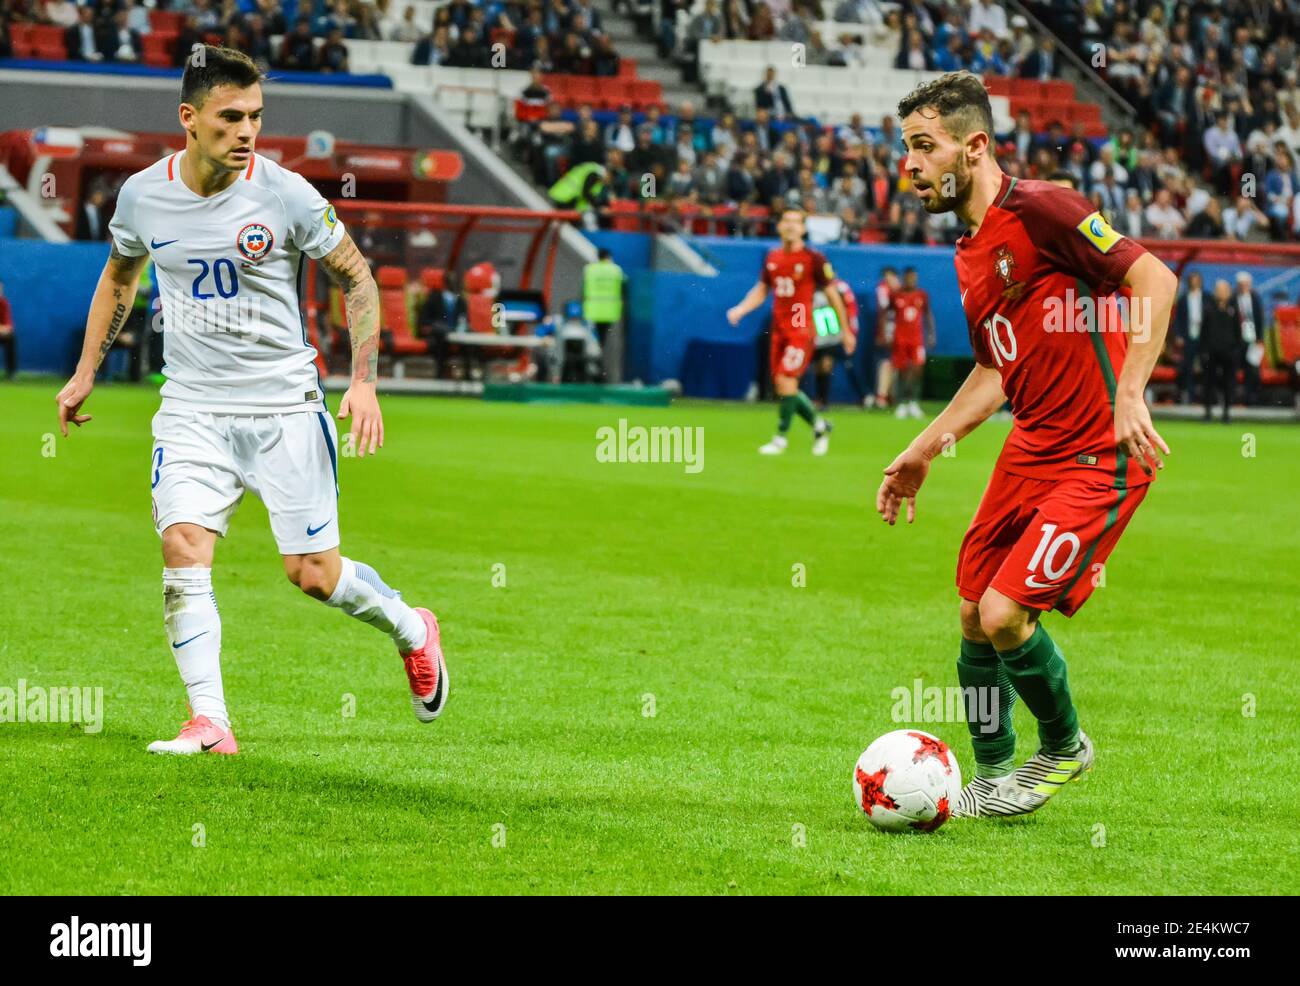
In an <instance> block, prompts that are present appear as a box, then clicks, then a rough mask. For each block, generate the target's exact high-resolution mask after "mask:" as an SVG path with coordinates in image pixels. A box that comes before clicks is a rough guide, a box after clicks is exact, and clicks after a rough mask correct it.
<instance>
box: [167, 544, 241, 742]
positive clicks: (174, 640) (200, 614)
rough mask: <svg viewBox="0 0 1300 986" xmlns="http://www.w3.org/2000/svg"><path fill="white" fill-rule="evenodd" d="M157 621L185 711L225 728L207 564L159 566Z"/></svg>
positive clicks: (217, 622) (227, 724) (213, 600)
mask: <svg viewBox="0 0 1300 986" xmlns="http://www.w3.org/2000/svg"><path fill="white" fill-rule="evenodd" d="M163 623H164V624H165V625H166V627H167V640H168V642H169V643H170V644H171V645H172V656H174V657H175V658H176V668H177V670H179V671H180V673H181V681H183V682H184V683H185V691H186V694H188V695H189V699H190V709H191V711H192V712H193V714H194V715H195V716H207V717H208V718H209V719H210V720H212V722H214V723H216V724H217V725H218V726H220V727H221V728H222V729H229V728H230V717H229V716H228V715H227V714H226V696H225V692H224V691H223V690H222V687H221V616H220V614H218V612H217V597H216V594H215V593H214V592H213V591H212V569H210V568H202V567H196V568H164V569H163Z"/></svg>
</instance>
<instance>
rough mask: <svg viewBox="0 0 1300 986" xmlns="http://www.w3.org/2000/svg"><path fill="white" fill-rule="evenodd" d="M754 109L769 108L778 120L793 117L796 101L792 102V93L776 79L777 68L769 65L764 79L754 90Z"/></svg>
mask: <svg viewBox="0 0 1300 986" xmlns="http://www.w3.org/2000/svg"><path fill="white" fill-rule="evenodd" d="M754 109H756V110H769V111H771V113H772V115H773V116H774V117H776V118H777V119H778V120H784V119H786V118H788V117H793V116H794V115H795V112H794V103H792V102H790V93H789V92H788V91H786V88H785V86H783V85H782V84H781V83H780V82H778V81H777V80H776V69H774V68H773V67H772V66H770V65H769V66H768V67H767V72H766V74H765V75H764V76H763V81H762V82H760V83H759V84H758V88H756V89H755V90H754Z"/></svg>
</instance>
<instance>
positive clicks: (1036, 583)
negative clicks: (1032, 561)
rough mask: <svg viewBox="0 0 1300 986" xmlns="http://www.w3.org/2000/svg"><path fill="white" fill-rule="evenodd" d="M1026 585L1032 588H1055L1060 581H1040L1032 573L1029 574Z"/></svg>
mask: <svg viewBox="0 0 1300 986" xmlns="http://www.w3.org/2000/svg"><path fill="white" fill-rule="evenodd" d="M1025 585H1027V586H1029V588H1031V589H1055V588H1058V583H1056V582H1039V581H1038V580H1037V579H1036V578H1034V577H1033V576H1032V575H1031V576H1029V578H1027V579H1025Z"/></svg>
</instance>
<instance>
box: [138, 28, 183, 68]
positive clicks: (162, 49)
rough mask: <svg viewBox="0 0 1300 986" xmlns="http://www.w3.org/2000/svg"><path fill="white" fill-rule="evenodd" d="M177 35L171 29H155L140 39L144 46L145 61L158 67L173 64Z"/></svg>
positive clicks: (167, 66) (166, 66)
mask: <svg viewBox="0 0 1300 986" xmlns="http://www.w3.org/2000/svg"><path fill="white" fill-rule="evenodd" d="M177 37H178V35H175V34H172V33H171V32H169V31H154V32H152V33H150V34H146V35H144V36H143V37H142V38H141V39H140V41H141V43H142V44H143V46H144V63H145V64H146V65H153V66H156V67H158V68H169V67H170V66H171V65H173V64H174V55H173V52H174V50H175V47H176V38H177Z"/></svg>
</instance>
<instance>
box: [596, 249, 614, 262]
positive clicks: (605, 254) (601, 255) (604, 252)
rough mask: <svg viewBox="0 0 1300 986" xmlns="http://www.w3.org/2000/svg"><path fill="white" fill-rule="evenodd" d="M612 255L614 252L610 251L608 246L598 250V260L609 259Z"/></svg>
mask: <svg viewBox="0 0 1300 986" xmlns="http://www.w3.org/2000/svg"><path fill="white" fill-rule="evenodd" d="M612 256H613V254H612V253H610V252H609V249H608V248H607V247H601V248H600V249H599V250H597V251H596V259H597V260H608V259H609V258H610V257H612Z"/></svg>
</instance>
